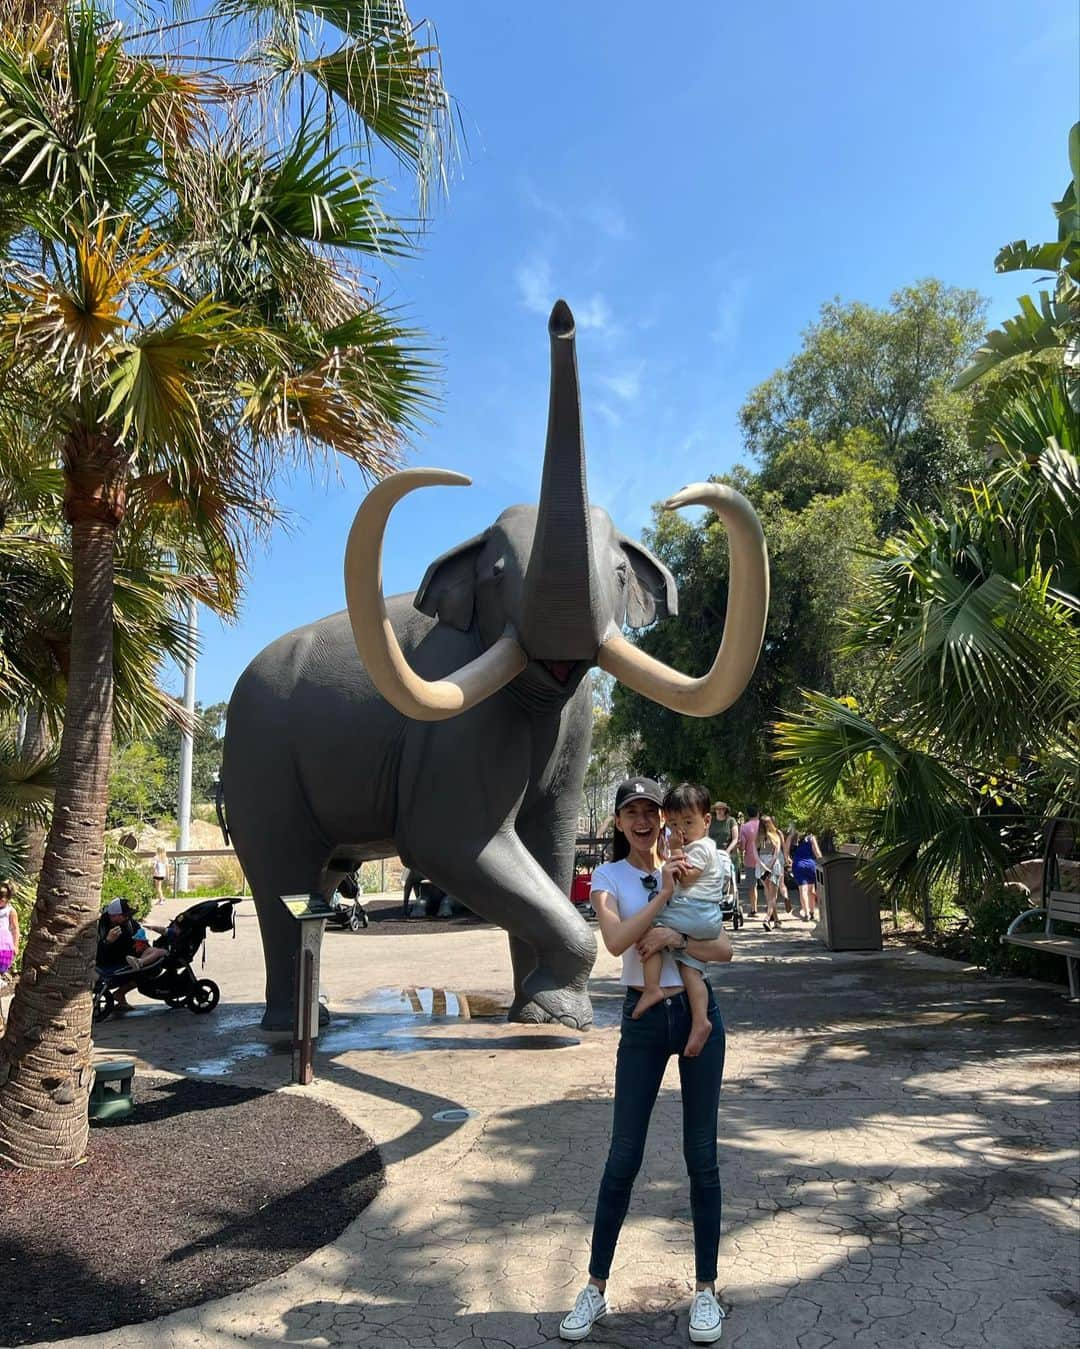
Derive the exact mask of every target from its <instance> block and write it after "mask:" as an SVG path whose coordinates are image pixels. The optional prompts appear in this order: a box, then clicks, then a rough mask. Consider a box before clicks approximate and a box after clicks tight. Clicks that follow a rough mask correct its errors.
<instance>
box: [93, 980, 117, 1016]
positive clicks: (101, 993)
mask: <svg viewBox="0 0 1080 1349" xmlns="http://www.w3.org/2000/svg"><path fill="white" fill-rule="evenodd" d="M115 1010H116V999H115V998H114V997H113V991H112V989H111V988H107V987H105V986H104V985H103V986H102V987H101V988H95V989H94V1020H95V1021H108V1019H109V1017H111V1016H112V1014H113V1012H114V1011H115Z"/></svg>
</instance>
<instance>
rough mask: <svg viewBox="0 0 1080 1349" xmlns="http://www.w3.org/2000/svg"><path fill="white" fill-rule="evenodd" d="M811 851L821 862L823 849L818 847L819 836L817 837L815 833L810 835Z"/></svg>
mask: <svg viewBox="0 0 1080 1349" xmlns="http://www.w3.org/2000/svg"><path fill="white" fill-rule="evenodd" d="M810 851H811V852H812V853H813V854H814V856H815V857H816V858H817V859H818V861H819V862H820V861H821V849H820V848H819V847H818V841H817V837H816V836H815V835H814V834H811V835H810Z"/></svg>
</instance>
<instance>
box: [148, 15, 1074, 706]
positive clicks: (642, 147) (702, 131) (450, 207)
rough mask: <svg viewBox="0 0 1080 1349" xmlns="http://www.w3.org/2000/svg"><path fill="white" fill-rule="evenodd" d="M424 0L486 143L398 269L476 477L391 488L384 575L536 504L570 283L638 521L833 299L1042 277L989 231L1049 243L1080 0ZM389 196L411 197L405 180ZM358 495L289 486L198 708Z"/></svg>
mask: <svg viewBox="0 0 1080 1349" xmlns="http://www.w3.org/2000/svg"><path fill="white" fill-rule="evenodd" d="M411 11H412V13H413V16H414V18H419V17H421V16H427V17H430V18H431V19H432V20H433V22H434V23H435V25H436V27H437V31H438V36H439V40H440V44H441V48H442V53H443V64H444V70H445V77H446V81H447V85H448V87H449V88H450V90H451V91H452V92H453V94H454V95H455V96H456V98H457V101H458V104H459V108H460V112H461V117H462V120H463V123H464V128H465V134H466V138H467V144H466V147H465V150H464V153H463V156H462V163H461V166H460V171H459V172H458V174H457V176H456V178H455V181H454V182H453V183H452V185H451V191H450V194H449V197H448V199H447V200H446V201H445V202H442V203H440V204H439V205H438V206H437V207H436V209H435V212H434V218H433V220H432V223H431V227H430V229H429V231H428V234H427V237H426V240H425V246H424V252H423V254H422V256H421V257H419V258H418V259H415V260H412V261H406V262H402V263H401V264H399V265H398V266H397V267H396V268H395V269H394V270H393V271H392V272H390V273H387V275H386V276H385V277H384V278H383V288H384V294H386V295H388V296H390V297H391V298H392V299H393V301H394V302H395V303H398V304H401V305H403V306H404V307H405V308H406V310H407V311H408V313H409V315H410V316H411V318H412V319H413V320H414V321H415V322H416V323H417V324H418V325H419V326H422V327H423V328H425V329H426V330H427V331H428V332H429V333H430V334H431V335H432V337H433V339H434V341H435V343H436V344H437V346H438V348H439V349H440V352H441V356H442V362H443V367H444V390H443V393H444V397H443V401H442V403H441V406H440V408H439V409H438V411H437V413H436V415H435V418H434V420H433V423H432V425H431V426H430V427H429V428H428V430H427V432H426V434H425V435H424V436H422V437H419V438H417V440H416V441H415V442H414V443H413V445H412V446H411V448H410V452H409V462H410V463H411V464H415V465H437V466H440V467H445V468H452V469H456V470H459V471H461V472H464V473H468V474H469V475H470V476H471V477H472V478H473V483H474V485H473V486H472V487H471V488H466V489H462V488H457V489H447V488H442V489H427V490H425V491H424V492H422V493H417V494H416V495H414V496H413V497H411V498H410V499H409V500H407V501H406V502H404V503H402V505H401V506H400V507H399V508H398V510H397V512H396V513H395V516H394V518H393V519H392V520H391V523H390V528H389V531H388V535H387V544H386V557H385V562H384V567H385V578H386V591H387V593H388V594H390V593H394V592H396V591H405V590H408V591H411V590H414V589H415V587H416V585H417V584H418V582H419V580H420V578H421V577H422V575H423V573H424V570H425V568H426V566H427V564H428V562H429V561H430V560H431V559H432V558H433V557H435V556H437V555H438V554H439V553H441V552H443V551H445V550H446V549H447V548H449V547H452V546H453V545H454V544H455V543H456V542H458V541H460V540H463V539H466V538H468V537H470V536H471V535H472V534H475V533H477V532H479V531H480V530H481V529H483V528H484V527H485V526H486V525H487V524H489V523H490V521H491V520H493V519H494V518H495V516H496V515H498V513H499V511H500V510H502V509H503V508H504V507H505V506H508V505H511V504H513V503H514V502H519V501H534V500H535V499H536V493H537V488H538V484H539V475H540V464H541V458H542V452H543V440H544V428H545V420H546V407H547V360H548V344H547V334H546V317H547V313H548V311H549V310H550V307H551V304H552V303H553V302H554V300H555V299H556V298H558V297H559V296H563V297H564V298H565V299H566V300H567V301H568V302H569V303H570V305H571V307H572V308H573V309H574V311H575V314H576V317H577V324H578V360H579V364H580V368H581V375H582V392H583V402H584V416H585V437H586V446H587V451H588V472H589V485H590V496H591V498H592V500H593V501H594V502H596V503H597V504H599V505H602V506H604V507H606V508H607V509H608V510H609V511H610V512H611V514H612V515H613V517H614V518H615V520H616V523H617V524H618V525H619V527H620V528H622V529H623V530H624V531H625V532H627V533H630V534H634V535H636V534H638V533H639V532H640V530H641V528H642V526H643V525H644V524H646V523H647V521H648V518H649V509H650V505H651V503H652V502H653V501H655V500H657V499H659V498H661V497H663V496H666V495H668V494H669V493H670V492H671V491H674V490H675V489H677V488H678V487H680V486H682V485H683V484H684V483H686V482H691V481H695V480H698V479H701V478H703V477H705V476H706V475H707V474H709V473H712V472H721V471H724V470H726V469H728V468H730V466H731V465H732V464H733V463H735V462H736V461H737V460H738V459H740V458H741V457H743V452H742V446H741V439H740V434H739V428H738V422H737V411H738V408H739V406H740V404H741V402H742V401H743V399H744V397H745V395H746V393H747V392H748V391H749V389H750V388H752V387H753V385H755V384H756V383H758V382H759V381H760V380H762V379H764V378H766V377H767V376H768V375H769V374H771V373H772V371H773V370H775V369H776V368H777V367H778V366H780V365H782V364H783V363H784V362H785V361H786V360H787V359H788V358H789V357H790V356H791V355H792V354H793V352H794V351H795V350H796V349H797V347H798V344H799V335H800V333H801V332H802V330H803V329H804V328H805V327H806V326H807V325H808V324H809V323H811V322H812V321H813V319H814V317H815V316H816V314H817V311H818V309H819V307H820V305H821V304H822V303H823V302H824V301H826V300H829V299H832V298H833V297H836V296H839V297H841V298H842V299H844V300H856V299H857V300H863V301H865V302H867V303H870V304H879V305H880V304H885V303H886V302H887V300H888V297H889V294H890V293H891V292H892V291H893V290H895V289H896V288H898V287H900V286H903V285H907V284H910V283H911V282H914V281H916V280H918V279H920V278H922V277H926V276H931V275H933V276H937V277H940V278H941V279H942V280H943V281H945V282H946V283H947V284H950V285H957V286H970V287H974V288H976V289H979V290H980V291H982V292H983V293H984V294H985V295H987V296H988V297H989V298H990V300H991V318H992V319H995V320H997V319H1000V318H1002V317H1003V316H1004V315H1006V314H1007V313H1009V312H1011V309H1012V307H1013V304H1014V302H1015V297H1016V296H1017V295H1018V294H1019V293H1021V291H1023V290H1024V289H1025V286H1024V280H1023V278H1022V277H1017V276H1016V275H1013V276H1007V277H996V276H995V275H994V273H993V259H994V255H995V253H996V251H997V249H998V248H999V247H1000V246H1001V245H1002V244H1004V243H1006V242H1008V241H1009V240H1012V239H1016V238H1021V237H1025V236H1026V237H1027V238H1029V239H1042V238H1047V237H1051V232H1052V231H1051V226H1052V223H1053V217H1052V214H1051V211H1050V202H1051V201H1052V200H1054V199H1056V198H1057V197H1058V196H1060V194H1061V191H1062V189H1063V187H1064V185H1065V182H1066V180H1067V177H1068V169H1067V158H1066V134H1067V130H1068V126H1069V124H1070V123H1071V122H1072V121H1074V120H1075V119H1076V117H1077V115H1078V102H1080V94H1078V52H1080V29H1078V7H1077V5H1076V3H1075V0H1025V3H1024V4H1022V5H1021V4H1017V3H1016V2H1015V0H977V2H976V0H944V2H943V0H937V3H933V4H930V3H925V2H924V0H908V3H906V4H904V5H902V6H900V5H884V4H877V3H872V2H871V0H818V3H816V4H813V5H810V4H802V3H797V0H759V2H758V3H755V4H752V5H751V4H742V3H721V2H720V0H711V2H708V3H706V2H704V0H693V3H677V4H673V5H669V6H666V7H665V6H657V5H655V4H644V3H639V2H638V0H620V3H618V4H616V3H614V0H606V3H581V0H545V3H543V4H507V3H496V2H495V0H470V3H469V4H467V5H464V4H460V3H459V4H450V3H447V2H446V0H441V2H440V0H432V2H431V3H430V4H429V5H428V6H427V7H426V8H421V7H420V6H419V5H418V4H414V5H412V6H411ZM391 203H392V204H393V203H400V206H401V210H402V212H403V213H408V211H409V210H410V209H411V204H412V198H411V193H410V188H409V184H407V183H406V182H404V181H402V180H400V179H399V180H398V181H397V182H396V184H395V191H394V195H393V196H392V197H391ZM363 490H364V489H363V485H362V482H361V480H360V478H359V476H358V475H357V474H356V473H355V472H354V471H353V470H351V469H348V468H346V469H344V470H343V472H342V476H341V477H340V478H338V479H334V478H333V477H331V479H330V480H329V481H321V482H319V483H316V484H311V483H309V482H308V481H307V480H304V479H294V480H292V481H290V482H288V483H284V484H282V487H281V501H282V504H283V505H285V506H286V507H287V508H289V510H290V511H291V513H292V519H291V524H290V527H289V529H288V530H287V531H279V532H278V533H277V534H276V535H275V537H274V539H273V541H272V542H271V544H270V546H269V548H268V550H266V551H264V552H261V553H259V554H257V555H256V557H255V558H254V561H253V567H252V573H251V578H250V582H249V586H248V590H247V597H246V601H245V605H244V610H243V615H242V618H241V620H240V622H239V623H238V624H236V625H233V626H231V627H225V626H223V625H222V624H221V623H220V622H219V621H218V620H217V619H215V618H213V617H212V616H210V615H208V614H206V613H205V611H204V613H203V614H202V629H203V633H202V644H203V655H202V659H201V661H200V666H199V677H198V697H199V698H200V700H201V701H203V702H204V703H210V702H216V701H220V700H224V699H227V698H228V696H229V694H230V692H231V690H232V687H233V685H234V683H235V682H236V679H237V678H238V676H239V675H240V673H241V672H242V670H243V669H244V667H245V666H246V665H247V663H248V662H249V661H250V660H251V659H252V658H253V657H254V656H255V655H256V654H257V653H258V652H259V651H260V650H261V649H262V647H263V646H265V645H266V644H267V643H268V642H270V641H272V640H273V639H274V638H275V637H277V636H279V635H280V634H281V633H283V632H287V631H289V630H290V629H291V628H294V627H298V626H300V625H302V624H303V623H306V622H310V621H312V620H314V619H316V618H319V617H321V616H322V615H324V614H328V613H332V612H334V611H335V610H337V609H340V608H342V607H343V605H344V596H343V586H342V579H341V561H342V553H343V548H344V543H345V538H346V535H347V533H348V529H349V525H350V524H351V521H352V517H353V514H354V512H355V510H356V507H357V505H358V503H359V501H360V498H361V496H362V494H363ZM695 673H696V672H695ZM166 683H167V685H168V687H169V688H170V689H172V690H173V691H178V690H179V679H178V677H177V676H176V675H175V673H174V672H172V671H169V672H166Z"/></svg>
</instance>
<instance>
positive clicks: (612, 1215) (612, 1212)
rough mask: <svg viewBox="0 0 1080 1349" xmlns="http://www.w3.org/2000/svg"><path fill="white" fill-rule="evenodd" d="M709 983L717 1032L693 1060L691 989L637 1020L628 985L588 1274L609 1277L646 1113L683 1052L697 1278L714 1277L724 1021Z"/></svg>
mask: <svg viewBox="0 0 1080 1349" xmlns="http://www.w3.org/2000/svg"><path fill="white" fill-rule="evenodd" d="M705 985H706V987H707V988H708V990H709V1020H710V1021H711V1022H712V1025H713V1033H712V1034H711V1035H710V1036H709V1038H708V1040H707V1042H706V1044H705V1048H704V1049H703V1050H702V1051H701V1053H700V1054H699V1055H698V1057H697V1058H694V1059H687V1058H683V1057H681V1055H682V1051H683V1049H684V1048H685V1046H686V1041H687V1038H688V1037H689V1035H690V1005H689V1002H688V1001H687V997H686V994H685V993H675V994H672V996H671V997H668V998H665V999H664V1001H663V1002H659V1003H657V1004H656V1005H655V1006H654V1007H650V1008H649V1010H648V1011H647V1012H646V1013H645V1015H644V1016H643V1017H642V1018H641V1020H640V1021H634V1020H633V1019H632V1018H631V1013H632V1012H633V1010H634V1007H635V1005H636V1003H637V1000H638V998H639V997H640V996H641V995H640V994H639V993H638V991H637V990H636V989H633V988H631V989H628V990H627V993H626V1001H625V1002H624V1004H623V1014H622V1028H621V1032H620V1037H619V1052H618V1056H617V1057H616V1060H615V1112H614V1119H613V1121H612V1126H611V1148H610V1150H609V1152H608V1159H607V1165H606V1166H605V1167H604V1176H603V1179H602V1180H601V1182H600V1193H599V1195H598V1196H597V1199H596V1217H595V1219H594V1221H593V1236H592V1254H591V1257H590V1260H589V1273H590V1275H592V1277H593V1278H594V1279H606V1278H607V1277H608V1274H609V1273H610V1271H611V1260H612V1256H613V1255H614V1254H615V1243H616V1242H617V1241H618V1239H619V1232H620V1231H621V1230H622V1225H623V1220H624V1219H625V1217H626V1210H627V1209H628V1208H629V1206H630V1192H631V1190H632V1189H633V1188H634V1180H635V1178H636V1176H637V1173H638V1171H639V1170H640V1169H641V1161H642V1158H643V1157H644V1155H645V1136H646V1135H647V1133H648V1132H649V1117H650V1116H651V1115H652V1108H653V1105H654V1104H655V1102H656V1097H657V1093H658V1092H659V1090H660V1083H661V1081H662V1079H663V1076H664V1070H665V1069H666V1067H667V1061H668V1059H669V1058H670V1057H671V1055H672V1054H678V1055H679V1056H680V1058H679V1079H680V1082H681V1085H682V1107H683V1156H684V1157H685V1159H686V1172H687V1175H688V1176H689V1177H690V1213H691V1216H692V1218H693V1222H694V1264H695V1269H696V1273H695V1277H696V1279H697V1281H698V1282H699V1283H712V1281H713V1280H714V1279H715V1278H716V1253H717V1249H718V1248H719V1245H720V1207H721V1202H720V1171H719V1168H718V1167H717V1164H716V1116H717V1112H718V1110H719V1108H720V1082H721V1079H722V1078H723V1076H724V1023H723V1021H722V1019H721V1017H720V1009H719V1008H718V1007H717V1005H716V999H715V998H714V996H713V991H712V987H711V985H710V984H709V982H708V980H706V981H705Z"/></svg>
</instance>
